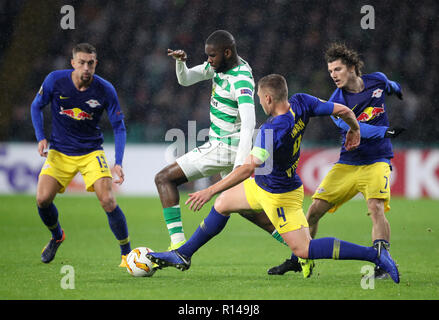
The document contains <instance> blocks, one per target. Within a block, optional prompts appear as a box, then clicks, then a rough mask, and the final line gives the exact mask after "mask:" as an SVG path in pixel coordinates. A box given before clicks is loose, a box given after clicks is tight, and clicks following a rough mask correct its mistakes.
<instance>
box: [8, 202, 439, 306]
mask: <svg viewBox="0 0 439 320" xmlns="http://www.w3.org/2000/svg"><path fill="white" fill-rule="evenodd" d="M186 199H187V195H182V198H181V203H182V204H183V203H184V201H185V200H186ZM0 203H1V206H0V239H1V242H0V250H1V263H0V299H1V300H28V299H32V300H40V299H41V300H63V299H69V300H77V299H86V300H94V299H99V300H107V299H116V300H121V299H127V300H137V299H146V300H302V299H323V300H325V299H360V300H361V299H372V300H376V299H379V300H382V299H391V300H399V299H410V300H412V299H413V300H415V299H423V300H425V299H426V300H430V299H433V300H437V299H438V298H439V218H438V216H437V214H438V208H439V206H438V201H437V200H427V199H425V200H408V199H403V198H393V199H392V200H391V207H392V209H391V211H390V212H389V213H388V219H389V221H390V224H391V228H392V236H391V254H392V256H393V258H394V259H395V260H396V262H397V263H398V264H399V270H400V274H401V283H400V284H399V285H397V284H394V283H393V282H392V281H391V280H381V281H375V284H374V288H373V289H363V288H362V286H361V277H362V273H361V268H362V267H363V266H364V265H371V264H368V263H365V262H362V261H334V260H319V261H316V268H315V271H314V274H313V276H312V277H311V278H309V279H303V277H302V275H301V274H299V273H287V274H285V275H284V276H269V275H267V269H268V268H269V267H272V266H274V265H277V264H279V263H280V262H283V261H284V260H285V259H286V258H287V257H289V255H290V253H289V249H288V248H287V247H285V246H283V245H281V244H280V243H278V242H277V241H276V240H274V239H273V238H272V237H271V236H270V235H269V234H268V233H266V232H265V231H262V230H260V229H258V228H257V227H256V226H254V225H252V224H250V223H249V222H248V221H247V220H245V219H243V218H241V217H240V216H238V215H232V218H231V219H230V220H229V223H228V225H227V227H226V229H225V230H224V231H223V232H222V233H221V234H220V235H219V236H217V237H216V238H215V239H213V240H211V241H210V242H209V243H208V244H206V245H205V246H204V247H203V248H201V249H200V250H199V251H198V252H197V253H196V254H195V255H194V257H193V258H192V266H191V268H190V269H189V270H188V271H185V272H181V271H179V270H176V269H173V268H167V269H163V270H159V271H158V272H156V274H155V275H154V276H153V277H151V278H134V277H132V276H131V275H129V274H128V273H127V272H126V270H125V269H122V268H119V267H118V264H119V262H120V256H119V253H120V252H119V246H118V243H117V241H116V240H115V238H114V237H113V234H112V233H111V231H110V228H109V226H108V222H107V217H106V215H105V213H104V211H103V210H102V209H101V207H100V206H99V203H98V201H97V199H96V198H95V197H94V196H85V197H79V196H72V195H60V196H58V197H57V199H56V200H55V204H56V205H57V207H58V210H59V213H60V221H61V225H62V227H63V228H64V230H65V232H66V240H65V242H64V243H63V244H62V246H61V247H60V249H59V251H58V253H57V256H56V258H55V260H54V261H52V262H51V263H50V264H47V265H46V264H43V263H42V262H41V261H40V253H41V249H42V248H43V246H44V245H45V244H46V243H47V241H48V240H49V238H50V233H49V232H48V231H47V229H46V228H45V227H44V225H43V224H42V222H41V221H40V218H39V216H38V213H37V211H36V206H35V200H34V197H33V196H20V195H17V196H0ZM118 203H119V205H120V207H121V208H122V210H123V211H124V213H125V215H126V217H127V221H128V227H129V232H130V237H131V245H132V248H135V247H138V246H148V247H150V248H152V249H153V250H155V251H163V250H166V248H167V247H168V245H169V237H168V234H167V230H166V227H165V224H164V221H163V218H162V213H161V206H160V202H159V200H158V198H146V197H145V198H140V197H119V198H118ZM212 203H213V202H210V203H209V204H207V205H206V206H205V208H203V210H202V211H201V212H198V213H193V212H191V211H189V210H188V209H187V207H183V223H184V229H185V232H186V236H187V237H188V238H189V236H190V235H191V234H192V232H193V231H194V230H195V228H196V227H197V226H198V224H199V223H200V221H201V220H202V219H203V218H204V217H205V216H206V215H207V213H208V211H209V209H210V207H211V205H212ZM309 204H310V199H309V198H306V199H305V204H304V209H305V210H306V209H307V208H308V206H309ZM182 206H183V205H182ZM324 236H335V237H337V238H339V239H343V240H347V241H352V242H355V243H358V244H362V245H370V244H371V221H370V218H369V217H367V215H366V205H365V202H364V201H362V200H352V201H350V202H349V203H347V204H345V205H344V206H342V207H341V208H340V209H339V210H338V211H337V213H335V214H327V215H326V216H325V217H324V218H323V220H321V223H320V227H319V233H318V237H324ZM63 266H71V267H72V268H73V269H71V270H73V271H74V289H63V288H62V285H61V284H62V281H63V277H64V276H65V275H66V274H64V273H62V272H61V271H62V268H63ZM69 274H70V275H72V274H71V273H69Z"/></svg>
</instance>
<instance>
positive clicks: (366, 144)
mask: <svg viewBox="0 0 439 320" xmlns="http://www.w3.org/2000/svg"><path fill="white" fill-rule="evenodd" d="M361 78H362V79H363V82H364V90H363V91H361V92H359V93H350V92H347V91H346V90H344V89H336V90H335V91H334V93H333V94H332V96H331V98H330V99H329V101H332V102H336V103H340V104H343V105H346V106H347V107H349V108H350V109H351V110H352V111H353V112H354V113H355V116H356V117H357V120H358V121H359V122H360V123H366V124H368V125H373V126H382V127H388V126H389V120H388V118H387V112H386V104H385V101H384V97H385V93H390V92H391V91H392V90H393V91H395V90H400V87H399V85H398V84H397V83H395V82H393V81H390V80H388V79H387V77H386V76H385V75H384V74H383V73H380V72H375V73H371V74H366V75H363V76H362V77H361ZM341 134H342V137H343V146H342V148H341V152H340V159H339V161H338V162H339V163H345V164H350V165H365V164H372V163H375V162H378V161H385V162H390V159H391V158H393V150H392V144H391V142H390V138H381V137H375V138H362V139H361V143H360V146H359V147H358V148H357V149H355V150H352V151H347V150H346V148H345V147H344V141H345V139H346V130H343V129H342V130H341Z"/></svg>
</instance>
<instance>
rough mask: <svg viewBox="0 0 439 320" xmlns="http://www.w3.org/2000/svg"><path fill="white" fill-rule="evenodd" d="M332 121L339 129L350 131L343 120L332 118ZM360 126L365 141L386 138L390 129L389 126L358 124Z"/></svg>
mask: <svg viewBox="0 0 439 320" xmlns="http://www.w3.org/2000/svg"><path fill="white" fill-rule="evenodd" d="M331 119H332V121H333V122H334V123H335V125H336V126H337V127H339V128H340V129H343V130H344V131H348V130H349V126H348V125H347V123H346V122H344V121H343V120H342V119H341V118H337V117H334V116H331ZM358 125H359V126H360V132H361V137H362V138H365V139H376V138H384V136H385V135H386V132H387V130H388V129H389V127H387V126H373V125H370V124H367V123H362V122H358Z"/></svg>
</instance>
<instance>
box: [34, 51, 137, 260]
mask: <svg viewBox="0 0 439 320" xmlns="http://www.w3.org/2000/svg"><path fill="white" fill-rule="evenodd" d="M71 64H72V67H73V69H68V70H57V71H53V72H51V73H50V74H49V75H48V76H47V77H46V79H45V80H44V82H43V85H42V86H41V88H40V90H39V92H38V93H37V95H36V97H35V99H34V101H33V102H32V105H31V116H32V123H33V126H34V129H35V135H36V138H37V141H38V152H39V154H40V155H41V156H42V157H46V158H47V159H46V161H45V163H44V165H43V167H42V169H41V172H40V175H39V177H38V185H37V194H36V200H37V207H38V213H39V215H40V217H41V220H42V221H43V223H44V224H45V225H46V226H47V227H48V229H49V230H50V232H51V233H52V239H51V240H50V241H49V243H48V244H47V245H46V247H45V248H44V249H43V251H42V254H41V260H42V262H44V263H49V262H50V261H52V260H53V259H54V257H55V254H56V251H57V250H58V247H59V246H60V245H61V243H62V242H63V241H64V239H65V232H64V230H63V229H62V228H61V224H60V223H59V219H58V209H57V208H56V206H55V204H54V203H53V201H54V199H55V196H56V195H57V193H63V192H64V191H65V189H66V187H67V186H68V184H69V183H70V181H71V180H72V179H73V178H74V176H75V175H76V174H77V172H80V173H81V175H82V176H83V179H84V182H85V185H86V189H87V191H94V192H95V193H96V195H97V197H98V199H99V201H100V204H101V206H102V208H103V209H104V210H105V212H106V213H107V216H108V221H109V224H110V228H111V230H112V232H113V233H114V235H115V237H116V239H117V240H118V242H119V245H120V249H121V255H122V261H121V264H120V266H121V267H124V266H125V265H126V255H127V254H128V253H129V252H130V251H131V248H130V240H129V236H128V227H127V222H126V218H125V215H124V213H123V212H122V210H121V209H120V208H119V206H118V205H117V203H116V199H115V196H114V193H113V188H112V183H113V179H112V174H111V170H110V167H109V164H108V162H107V159H106V156H105V153H104V150H103V146H102V144H103V142H104V139H103V134H102V132H101V129H100V128H99V126H98V123H99V120H100V119H101V116H102V114H103V113H104V112H107V115H108V119H109V120H110V122H111V125H112V127H113V131H114V136H115V153H116V157H115V158H116V159H115V166H114V172H115V174H116V175H117V179H116V180H115V181H114V182H115V183H116V184H119V185H120V184H122V183H123V181H124V172H123V169H122V160H123V154H124V149H125V141H126V129H125V124H124V121H123V118H124V116H123V113H122V111H121V108H120V105H119V101H118V97H117V93H116V90H115V89H114V87H113V85H112V84H111V83H110V82H108V81H107V80H105V79H103V78H101V77H99V76H98V75H96V74H95V70H96V65H97V52H96V49H95V48H94V47H93V46H92V45H90V44H88V43H81V44H78V45H76V46H75V47H74V48H73V51H72V59H71ZM49 103H50V104H51V114H52V132H51V136H50V139H49V141H50V146H49V141H48V140H47V138H46V136H45V134H44V126H43V108H44V107H45V106H46V105H48V104H49Z"/></svg>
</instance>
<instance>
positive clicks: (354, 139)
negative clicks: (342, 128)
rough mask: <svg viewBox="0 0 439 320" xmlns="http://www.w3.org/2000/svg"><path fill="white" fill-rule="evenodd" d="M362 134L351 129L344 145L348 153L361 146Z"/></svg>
mask: <svg viewBox="0 0 439 320" xmlns="http://www.w3.org/2000/svg"><path fill="white" fill-rule="evenodd" d="M360 140H361V134H360V130H352V129H349V130H348V132H347V133H346V140H345V143H344V147H345V148H346V150H347V151H352V150H354V149H356V148H358V146H359V145H360Z"/></svg>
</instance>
